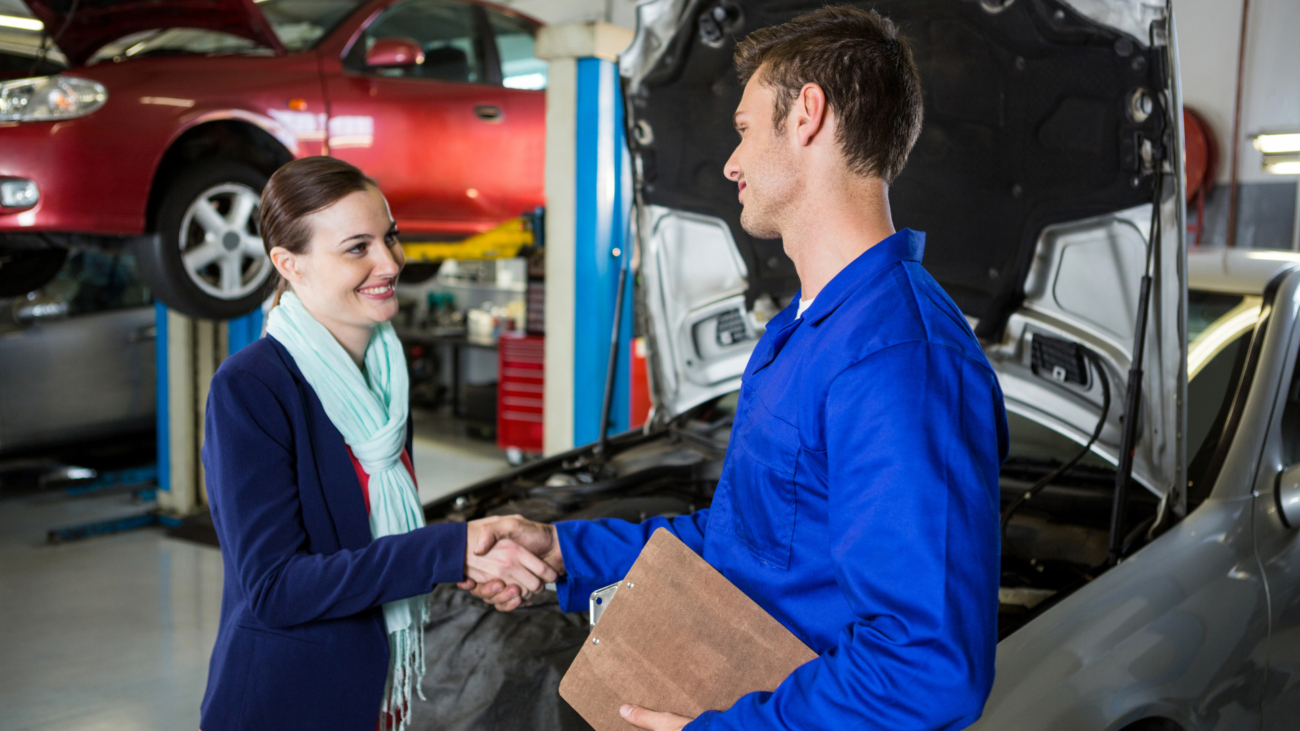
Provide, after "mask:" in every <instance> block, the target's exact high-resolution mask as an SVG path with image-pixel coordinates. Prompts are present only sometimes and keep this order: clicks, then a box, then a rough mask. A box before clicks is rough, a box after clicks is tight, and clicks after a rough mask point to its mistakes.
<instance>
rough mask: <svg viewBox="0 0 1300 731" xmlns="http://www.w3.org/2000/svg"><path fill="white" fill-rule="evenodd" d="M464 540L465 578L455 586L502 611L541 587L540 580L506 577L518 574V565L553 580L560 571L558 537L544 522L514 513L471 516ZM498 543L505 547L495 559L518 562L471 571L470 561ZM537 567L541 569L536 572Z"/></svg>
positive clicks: (490, 551) (523, 601)
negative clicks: (489, 516)
mask: <svg viewBox="0 0 1300 731" xmlns="http://www.w3.org/2000/svg"><path fill="white" fill-rule="evenodd" d="M466 541H467V543H468V546H467V549H466V551H465V563H466V568H467V570H466V572H465V581H462V582H460V583H459V584H458V586H459V587H460V588H462V589H466V590H469V591H471V592H472V593H473V594H474V596H477V597H478V598H480V599H483V600H484V601H486V602H487V603H489V604H491V605H493V606H495V607H496V608H497V609H498V610H500V611H503V612H509V611H511V610H513V609H517V608H518V607H520V606H523V605H524V604H526V603H527V602H528V600H529V599H530V598H531V597H532V595H533V594H536V593H537V592H538V591H541V589H542V586H541V585H540V584H535V583H534V582H528V581H527V580H526V578H525V580H524V581H514V582H512V581H510V577H511V576H518V575H519V571H520V569H522V571H523V573H524V574H525V575H529V574H531V575H533V576H538V577H542V578H544V579H545V581H555V580H556V578H558V576H559V575H560V574H563V573H564V557H563V556H562V555H561V554H560V541H559V538H558V537H557V535H556V533H555V527H554V526H551V525H547V524H545V523H535V522H533V521H531V520H526V519H524V518H522V517H520V516H518V515H510V516H499V517H491V518H483V519H481V520H474V521H470V523H469V530H468V531H467V535H466ZM502 547H505V549H506V552H505V553H504V554H500V555H499V556H498V560H507V561H509V560H510V559H514V560H515V561H517V562H518V565H516V566H503V565H499V566H498V569H499V570H501V571H504V572H506V573H503V574H497V575H493V574H491V573H490V572H487V573H483V572H479V573H474V574H472V573H471V572H470V571H469V570H468V567H469V565H470V563H471V562H472V561H476V560H477V557H479V556H482V557H484V558H487V557H488V556H492V555H494V554H497V551H498V550H499V549H501V548H502ZM525 554H526V555H525ZM538 564H541V565H542V566H545V569H539V567H538ZM539 570H541V571H543V573H539ZM545 572H549V573H545ZM507 574H508V575H507ZM534 585H536V586H537V588H536V589H534V588H533V586H534Z"/></svg>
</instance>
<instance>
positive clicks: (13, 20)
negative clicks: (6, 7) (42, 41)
mask: <svg viewBox="0 0 1300 731" xmlns="http://www.w3.org/2000/svg"><path fill="white" fill-rule="evenodd" d="M0 27H4V28H17V29H18V30H35V31H39V30H41V29H42V28H44V27H45V24H44V23H42V22H41V21H39V20H37V19H36V18H20V17H18V16H16V15H0Z"/></svg>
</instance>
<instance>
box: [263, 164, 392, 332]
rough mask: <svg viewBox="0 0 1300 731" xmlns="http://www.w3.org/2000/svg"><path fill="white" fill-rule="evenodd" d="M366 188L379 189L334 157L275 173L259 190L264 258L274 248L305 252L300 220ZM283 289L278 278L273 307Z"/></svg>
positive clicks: (305, 231) (307, 231)
mask: <svg viewBox="0 0 1300 731" xmlns="http://www.w3.org/2000/svg"><path fill="white" fill-rule="evenodd" d="M367 187H375V188H378V187H379V186H378V185H377V184H376V183H375V181H374V180H372V179H371V178H370V177H368V176H367V175H366V174H365V173H363V172H361V171H360V170H358V169H357V168H356V166H354V165H349V164H348V163H346V162H343V161H342V160H339V159H336V158H333V157H304V158H301V159H299V160H294V161H293V162H290V163H287V164H286V165H284V166H283V167H281V168H280V169H279V170H276V171H275V174H274V175H272V176H271V179H270V180H268V181H266V187H265V188H263V189H262V213H261V219H260V221H259V229H258V230H259V231H260V232H261V234H262V244H263V245H264V246H265V247H266V255H267V256H270V255H271V249H274V248H275V247H277V246H279V247H280V248H282V249H284V250H286V251H288V252H289V253H291V254H301V253H303V252H305V251H306V250H307V244H308V243H309V242H310V241H311V226H310V225H308V223H307V222H306V221H304V220H303V219H304V218H306V217H307V216H308V215H310V214H312V213H315V212H316V211H319V210H321V209H324V208H329V207H330V206H332V205H334V204H335V203H338V202H339V201H340V200H341V199H343V198H344V197H345V196H347V195H349V194H351V193H355V192H357V191H360V190H366V189H367ZM285 286H286V285H285V281H284V277H280V283H279V284H278V285H277V286H276V289H275V302H274V303H273V304H272V307H274V306H275V305H278V304H280V295H282V294H284V289H285Z"/></svg>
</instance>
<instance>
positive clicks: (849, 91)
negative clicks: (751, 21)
mask: <svg viewBox="0 0 1300 731" xmlns="http://www.w3.org/2000/svg"><path fill="white" fill-rule="evenodd" d="M735 61H736V70H737V71H739V72H740V83H741V84H746V83H748V82H749V79H750V78H751V77H752V76H754V74H756V73H758V71H759V69H760V68H761V69H762V71H763V75H762V77H761V82H762V83H764V84H766V85H767V86H769V87H771V88H772V89H773V90H774V91H775V92H776V109H775V112H774V114H775V117H774V122H775V124H776V127H777V129H778V130H780V129H781V128H782V127H783V126H784V122H785V117H786V115H787V114H789V112H790V105H791V104H792V103H793V102H794V100H795V99H796V98H797V97H798V95H799V91H800V90H801V89H803V87H804V84H808V83H813V84H817V85H818V86H820V87H821V89H822V92H823V93H824V94H825V95H826V103H827V105H828V106H829V107H830V108H831V110H833V111H834V112H835V115H836V117H838V119H839V131H838V134H837V135H836V138H837V139H838V141H839V143H840V147H841V148H842V149H843V150H844V156H845V157H846V158H847V159H848V164H849V169H850V170H852V171H854V172H856V173H858V174H860V175H866V176H873V177H879V178H882V179H883V180H884V181H885V182H886V183H892V182H893V180H894V178H895V177H897V176H898V174H899V173H900V172H902V170H903V165H905V164H906V163H907V155H908V153H909V152H911V151H912V145H913V144H915V143H916V138H917V136H918V135H919V134H920V133H921V117H922V102H921V77H920V75H919V74H918V73H917V70H916V63H915V62H914V61H913V60H912V51H911V49H909V48H908V47H907V42H906V41H904V40H903V39H902V38H899V37H898V28H897V27H896V26H895V25H894V23H893V22H892V21H890V20H888V19H886V18H883V17H881V16H880V14H879V13H877V12H875V11H874V10H873V11H870V12H868V11H865V10H859V9H858V8H855V7H852V6H848V5H840V6H835V7H825V8H822V9H820V10H814V11H813V12H811V13H805V14H804V15H800V16H799V17H797V18H795V19H794V20H791V21H790V22H788V23H783V24H781V25H777V26H772V27H770V28H760V29H759V30H756V31H754V32H753V33H750V34H749V36H748V37H746V38H745V40H743V41H741V42H740V43H738V44H737V45H736V57H735Z"/></svg>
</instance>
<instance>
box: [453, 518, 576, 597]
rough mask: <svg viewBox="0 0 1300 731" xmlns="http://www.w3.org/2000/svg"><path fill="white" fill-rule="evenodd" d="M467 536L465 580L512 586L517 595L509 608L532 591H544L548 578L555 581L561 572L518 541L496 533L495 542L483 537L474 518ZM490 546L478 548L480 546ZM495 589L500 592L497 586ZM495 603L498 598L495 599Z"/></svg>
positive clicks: (513, 592)
mask: <svg viewBox="0 0 1300 731" xmlns="http://www.w3.org/2000/svg"><path fill="white" fill-rule="evenodd" d="M467 528H468V529H467V530H466V536H465V543H466V545H465V579H466V580H465V581H463V582H461V584H460V586H461V587H462V588H464V587H465V585H466V584H473V585H474V586H479V585H493V584H498V585H500V587H502V588H504V587H506V586H509V587H510V589H511V592H512V594H511V597H512V598H514V599H517V601H515V602H514V604H513V606H511V607H510V609H514V608H515V607H517V606H518V605H519V604H520V603H522V602H524V601H527V600H528V598H529V597H531V596H532V595H534V594H536V593H538V592H540V591H542V589H543V588H545V584H546V582H548V581H555V580H556V578H558V574H557V573H556V571H555V569H553V568H551V567H550V566H548V565H547V564H546V563H545V562H544V561H542V560H541V559H539V558H537V556H536V555H534V554H533V552H532V551H529V550H528V549H527V548H525V547H523V546H521V545H519V543H517V542H515V541H512V540H509V539H504V540H502V539H500V538H496V537H494V538H493V540H492V542H490V543H485V542H484V541H483V540H482V536H481V531H480V530H479V526H478V525H476V523H475V522H471V523H469V525H468V527H467ZM483 545H487V546H488V548H486V549H482V550H478V549H479V548H480V546H483ZM496 593H500V590H498V591H497V592H496ZM493 603H494V604H495V603H496V602H493Z"/></svg>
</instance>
